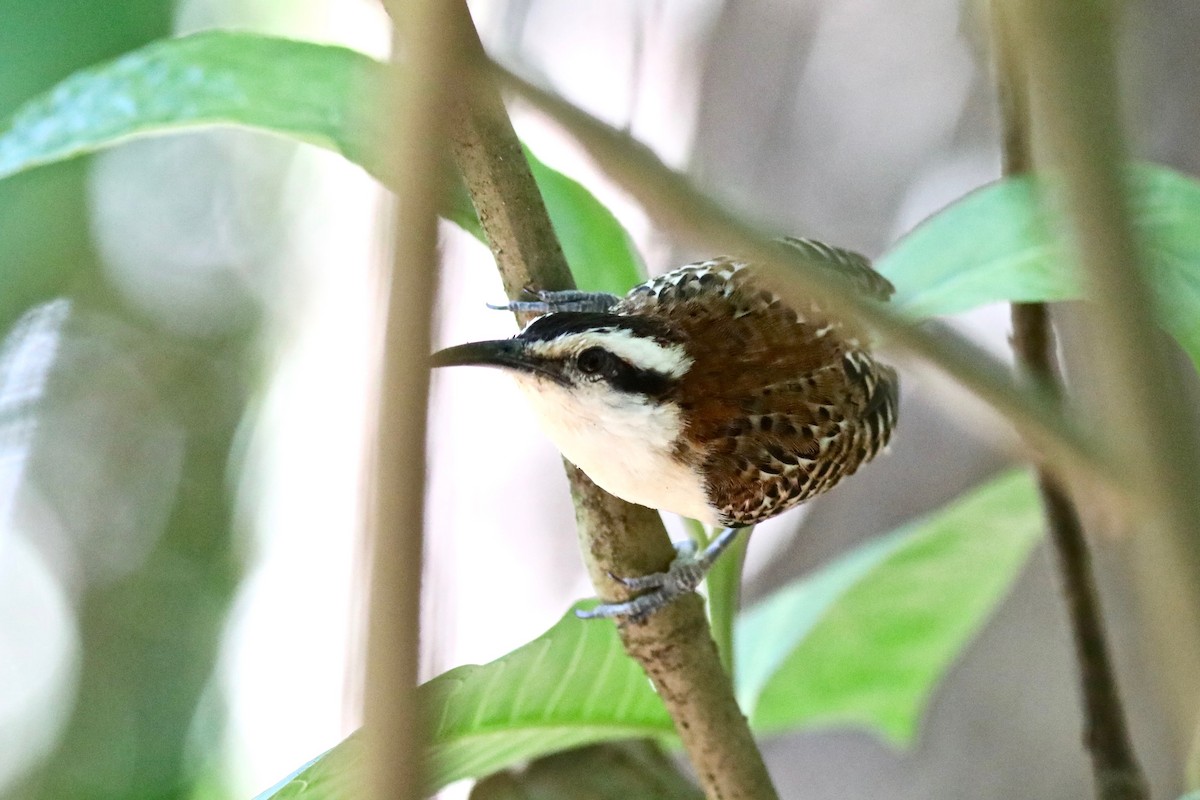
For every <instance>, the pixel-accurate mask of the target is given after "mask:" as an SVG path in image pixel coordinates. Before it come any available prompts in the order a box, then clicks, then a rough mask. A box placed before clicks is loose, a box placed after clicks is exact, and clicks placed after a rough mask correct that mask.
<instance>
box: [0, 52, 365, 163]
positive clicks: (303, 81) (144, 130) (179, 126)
mask: <svg viewBox="0 0 1200 800" xmlns="http://www.w3.org/2000/svg"><path fill="white" fill-rule="evenodd" d="M383 77H384V67H383V65H381V64H379V63H378V62H376V61H374V60H372V59H370V58H368V57H367V56H365V55H363V54H361V53H357V52H355V51H353V50H349V49H347V48H344V47H331V46H326V45H319V44H313V43H310V42H297V41H292V40H288V39H279V38H275V37H270V36H261V35H258V34H252V33H240V32H239V33H234V32H225V31H208V32H204V33H197V34H194V35H192V36H185V37H182V38H178V39H168V40H164V41H160V42H155V43H153V44H150V45H147V46H146V47H143V48H141V49H139V50H135V51H133V52H130V53H127V54H126V55H124V56H121V57H120V58H118V59H116V60H114V61H110V62H108V63H106V64H103V65H100V66H98V67H93V68H91V69H86V70H82V71H80V72H76V73H74V74H73V75H71V76H70V77H68V78H66V79H65V80H63V81H62V82H61V83H59V84H58V85H57V86H55V87H54V88H53V89H51V90H50V91H48V92H46V93H44V94H42V95H40V96H38V97H36V98H34V99H33V100H31V101H29V102H27V103H26V104H25V105H23V106H22V107H21V108H20V109H19V110H18V111H17V112H16V114H15V115H14V116H13V117H12V118H11V119H10V120H9V122H8V124H7V125H6V126H5V127H4V128H3V129H2V130H0V178H3V177H7V176H9V175H13V174H15V173H17V172H20V171H22V170H26V169H30V168H32V167H35V166H38V165H40V164H48V163H51V162H54V161H62V160H65V159H68V158H72V157H74V156H77V155H81V154H83V153H90V152H94V151H96V150H99V149H101V148H104V147H109V146H111V145H113V144H116V143H118V142H120V141H123V140H125V139H129V138H132V137H136V136H149V135H152V134H161V133H168V132H172V131H180V130H195V129H197V128H203V127H209V126H213V125H236V126H241V127H247V128H255V129H258V130H263V131H270V132H273V133H277V134H281V135H284V136H288V137H291V138H293V139H298V140H300V141H303V142H309V143H311V144H316V145H319V146H321V147H325V148H328V149H331V150H334V151H336V152H339V153H342V154H343V155H345V156H346V158H348V159H350V160H351V161H354V162H355V163H358V164H361V165H362V166H364V167H366V168H367V169H368V170H369V171H371V172H372V173H374V174H379V169H378V167H379V166H380V163H379V161H378V159H377V158H375V157H373V156H372V155H371V147H372V143H373V142H374V141H376V137H377V134H378V132H379V127H378V123H377V122H376V121H374V120H373V119H372V117H371V115H370V113H369V111H368V110H369V109H373V108H377V107H378V105H379V104H378V102H375V98H376V97H377V95H376V92H377V90H378V89H379V87H380V86H381V85H382V84H381V83H380V81H382V79H383Z"/></svg>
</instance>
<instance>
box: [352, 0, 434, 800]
mask: <svg viewBox="0 0 1200 800" xmlns="http://www.w3.org/2000/svg"><path fill="white" fill-rule="evenodd" d="M438 5H439V4H438V3H437V2H435V1H434V0H414V1H413V2H410V3H408V4H407V5H406V9H405V10H406V12H407V13H408V17H409V19H410V20H411V23H412V25H413V27H414V28H415V29H418V30H421V31H422V36H421V37H411V41H405V42H404V43H403V44H404V46H403V47H401V46H399V42H397V47H396V48H395V50H396V52H405V53H406V54H407V56H408V58H407V64H406V68H407V72H406V74H405V76H404V78H403V80H402V79H401V75H400V70H399V68H398V67H397V66H396V65H393V67H392V79H391V81H390V82H389V86H390V90H391V92H390V95H389V96H388V97H385V98H382V100H383V101H384V102H385V103H387V104H388V106H389V108H388V110H389V111H390V112H391V119H392V120H393V121H394V131H395V146H394V148H393V149H392V151H391V152H392V153H393V154H394V160H393V163H391V164H390V165H389V172H390V174H392V175H394V176H395V183H394V184H393V185H394V186H395V187H396V195H397V202H396V215H395V228H394V230H395V232H396V239H395V244H394V248H393V258H392V264H391V269H390V271H389V272H388V273H386V274H385V275H384V276H383V279H384V280H383V285H384V286H385V287H386V290H387V306H386V308H385V309H383V314H384V315H385V316H384V320H383V322H384V340H383V343H382V353H381V354H380V356H381V360H380V370H381V371H380V374H379V375H378V384H377V386H376V387H375V388H376V391H377V395H376V398H375V400H376V408H375V411H376V414H377V416H376V418H375V429H376V430H375V434H376V436H375V451H374V453H373V454H372V455H373V458H374V463H373V464H372V467H373V469H371V470H370V473H369V474H370V479H371V483H370V502H371V511H370V515H371V516H370V518H369V520H368V529H369V532H370V554H371V590H370V618H369V620H368V642H367V668H366V692H365V695H366V696H365V702H364V716H365V718H366V719H365V725H364V728H365V731H366V737H365V739H366V749H367V779H368V783H367V785H368V787H369V789H370V794H369V795H368V796H369V797H373V798H377V800H385V798H386V800H407V799H408V798H412V799H413V800H416V798H419V797H420V796H421V786H422V785H423V781H422V779H421V763H420V753H421V750H422V744H423V741H422V739H423V737H422V736H421V733H422V730H423V728H424V726H423V724H422V720H423V717H422V714H421V709H420V707H419V702H418V695H417V692H416V685H417V661H418V658H417V656H418V645H419V610H420V587H421V551H422V541H421V537H422V520H423V508H424V478H425V470H424V464H425V411H426V404H427V401H428V383H429V367H428V364H427V362H426V358H425V354H426V353H428V352H429V338H430V335H429V330H430V316H431V311H430V309H431V308H432V305H433V295H434V283H435V274H436V273H435V271H434V264H436V263H437V218H438V209H439V207H440V205H441V193H442V187H443V186H444V184H445V182H444V180H443V175H442V172H441V170H439V169H438V168H437V165H438V164H439V163H440V161H441V159H442V150H443V146H442V141H443V138H442V136H441V131H442V130H443V129H444V125H445V119H444V118H445V113H446V102H445V99H444V93H443V90H442V87H444V86H445V85H447V83H448V78H449V76H450V75H452V74H453V72H454V71H455V69H456V66H455V60H456V59H455V54H454V53H453V51H452V50H451V49H450V48H449V47H447V46H446V45H447V44H448V43H449V41H450V39H449V36H448V31H447V29H446V26H445V25H442V24H439V13H438V10H437V6H438Z"/></svg>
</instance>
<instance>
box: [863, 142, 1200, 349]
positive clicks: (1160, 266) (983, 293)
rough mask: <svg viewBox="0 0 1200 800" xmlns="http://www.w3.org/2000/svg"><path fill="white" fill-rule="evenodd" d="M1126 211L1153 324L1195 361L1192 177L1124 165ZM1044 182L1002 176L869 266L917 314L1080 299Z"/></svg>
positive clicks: (1199, 300) (1198, 301) (1199, 244)
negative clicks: (1154, 311) (1152, 299)
mask: <svg viewBox="0 0 1200 800" xmlns="http://www.w3.org/2000/svg"><path fill="white" fill-rule="evenodd" d="M1128 185H1129V193H1130V197H1129V199H1130V208H1131V212H1132V217H1133V221H1134V225H1135V228H1136V231H1137V234H1138V236H1139V238H1140V240H1141V243H1142V247H1143V253H1144V257H1145V259H1146V263H1147V266H1148V268H1149V275H1150V280H1151V283H1152V288H1153V290H1154V293H1155V296H1156V298H1157V300H1158V306H1159V309H1158V310H1159V315H1160V319H1161V320H1162V323H1163V326H1164V327H1165V328H1166V329H1167V330H1168V331H1169V332H1170V333H1171V334H1172V335H1174V336H1175V338H1176V339H1178V341H1179V343H1180V344H1181V345H1182V346H1183V347H1184V349H1186V350H1187V351H1188V354H1189V355H1190V356H1191V357H1192V360H1193V361H1194V362H1196V363H1197V364H1198V365H1200V182H1197V181H1196V180H1195V179H1193V178H1190V177H1188V176H1186V175H1181V174H1179V173H1177V172H1173V171H1172V170H1169V169H1166V168H1165V167H1159V166H1154V165H1138V166H1135V167H1131V168H1130V170H1129V184H1128ZM1048 194H1049V193H1048V192H1047V191H1046V182H1045V181H1044V180H1039V179H1036V178H1033V177H1021V178H1011V179H1008V180H1004V181H1001V182H999V183H995V184H992V185H990V186H987V187H984V188H982V189H979V190H978V191H975V192H972V193H971V194H969V195H967V196H966V197H964V198H962V199H961V200H959V201H957V202H955V203H953V204H952V205H950V206H949V207H948V208H946V209H944V210H942V211H940V212H938V213H937V214H935V215H934V216H933V217H931V218H929V219H928V220H926V221H925V222H923V223H921V224H920V225H919V226H917V227H916V228H915V229H914V230H913V231H912V232H910V233H909V234H908V235H906V236H905V237H904V238H902V239H901V240H900V241H899V242H898V243H897V244H896V245H895V246H894V247H893V248H892V249H891V250H890V251H889V252H888V253H886V254H885V255H884V256H883V257H882V258H881V259H880V260H879V262H878V263H877V265H876V266H877V268H878V269H879V270H880V272H882V273H883V274H884V275H886V276H888V278H889V279H891V281H892V282H893V283H894V284H895V285H896V295H895V297H893V298H892V302H893V304H894V305H898V306H899V307H900V308H901V309H902V310H905V311H907V312H909V313H911V314H913V315H914V316H917V317H928V316H937V315H941V314H953V313H956V312H959V311H966V310H968V309H971V308H975V307H977V306H980V305H983V304H985V303H992V302H1011V301H1026V302H1036V301H1055V300H1071V299H1076V298H1079V297H1082V295H1083V292H1082V289H1081V287H1080V282H1079V280H1078V275H1077V271H1076V269H1075V267H1074V265H1073V264H1072V262H1071V257H1070V255H1069V253H1070V250H1069V248H1068V247H1067V245H1066V243H1065V241H1064V237H1063V236H1062V231H1063V230H1064V228H1063V226H1062V225H1061V224H1060V222H1059V221H1058V220H1059V215H1058V214H1057V213H1056V211H1055V210H1054V205H1053V203H1052V202H1051V201H1050V199H1049V198H1048V197H1047V195H1048Z"/></svg>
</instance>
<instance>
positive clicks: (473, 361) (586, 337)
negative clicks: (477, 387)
mask: <svg viewBox="0 0 1200 800" xmlns="http://www.w3.org/2000/svg"><path fill="white" fill-rule="evenodd" d="M465 365H476V366H490V367H499V368H501V369H503V370H506V371H508V372H510V373H512V374H513V376H514V377H516V378H517V380H518V382H520V383H521V384H522V385H523V386H524V387H526V388H529V389H533V390H534V391H536V392H541V393H545V394H548V395H555V396H558V397H560V398H561V399H562V400H563V401H565V402H566V405H584V406H598V407H614V408H617V407H622V406H626V405H631V404H632V405H644V404H646V403H653V402H659V401H661V400H663V398H665V397H666V396H667V395H669V394H670V393H671V391H672V389H674V388H675V387H676V386H677V385H678V383H679V380H680V378H682V377H683V375H684V374H685V373H686V372H687V370H688V368H689V367H690V366H691V365H692V359H691V358H690V357H689V356H688V354H687V351H686V349H685V347H684V345H683V344H682V342H681V341H679V338H678V337H677V336H676V335H673V334H672V332H671V331H670V329H669V328H668V327H667V326H666V325H664V324H663V323H661V322H659V321H658V320H655V319H651V318H649V317H639V316H629V315H618V314H606V313H590V312H571V311H560V312H557V313H553V314H546V315H545V316H542V317H538V318H537V319H535V320H534V321H533V322H531V323H530V324H529V325H528V326H527V327H526V328H525V330H523V331H521V333H520V334H518V335H517V336H515V337H513V338H511V339H500V340H495V341H485V342H471V343H468V344H461V345H457V346H455V347H449V348H447V349H445V350H441V351H439V352H437V353H434V354H433V366H435V367H450V366H465Z"/></svg>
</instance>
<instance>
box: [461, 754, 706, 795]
mask: <svg viewBox="0 0 1200 800" xmlns="http://www.w3.org/2000/svg"><path fill="white" fill-rule="evenodd" d="M562 798H571V800H630V799H631V798H636V800H704V794H703V792H701V791H700V790H699V789H697V788H696V786H695V785H694V784H693V783H692V782H691V781H689V780H688V779H687V778H685V777H683V775H681V774H680V773H679V768H678V767H677V766H676V764H675V762H674V761H673V760H672V759H671V758H669V757H668V756H667V755H666V754H665V753H664V752H663V751H662V748H661V747H659V746H658V745H656V744H654V743H653V742H646V741H637V742H613V743H609V744H603V745H592V746H590V747H581V748H578V749H576V750H568V751H566V752H563V753H555V754H553V755H549V756H545V757H543V758H539V759H538V760H537V761H534V762H533V763H532V764H530V765H529V766H527V767H525V768H523V769H521V770H518V771H516V772H500V773H497V774H495V775H492V776H491V777H488V778H485V779H484V780H482V781H480V782H479V783H477V784H476V785H475V788H474V789H473V790H472V791H471V800H561V799H562Z"/></svg>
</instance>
